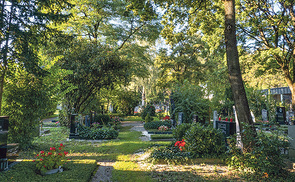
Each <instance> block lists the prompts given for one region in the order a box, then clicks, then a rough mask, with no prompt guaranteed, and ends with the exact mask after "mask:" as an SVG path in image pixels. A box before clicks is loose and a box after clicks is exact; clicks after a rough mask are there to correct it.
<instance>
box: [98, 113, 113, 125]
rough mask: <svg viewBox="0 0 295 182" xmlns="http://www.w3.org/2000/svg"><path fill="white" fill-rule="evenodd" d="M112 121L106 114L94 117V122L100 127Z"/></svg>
mask: <svg viewBox="0 0 295 182" xmlns="http://www.w3.org/2000/svg"><path fill="white" fill-rule="evenodd" d="M112 121H113V120H112V118H111V117H110V116H109V115H106V114H96V115H95V116H94V122H96V123H100V124H102V125H108V124H109V123H111V122H112Z"/></svg>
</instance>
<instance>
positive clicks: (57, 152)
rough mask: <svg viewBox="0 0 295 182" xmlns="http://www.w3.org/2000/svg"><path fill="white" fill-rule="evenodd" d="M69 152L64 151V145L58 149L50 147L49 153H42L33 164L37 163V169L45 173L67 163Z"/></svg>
mask: <svg viewBox="0 0 295 182" xmlns="http://www.w3.org/2000/svg"><path fill="white" fill-rule="evenodd" d="M67 154H68V152H67V151H65V150H64V145H63V144H62V143H61V144H60V146H59V147H58V148H55V147H50V151H49V152H44V151H43V150H42V151H40V152H39V153H38V154H37V155H36V156H35V157H36V159H35V160H33V162H36V168H37V169H38V170H39V171H40V172H41V173H45V172H47V171H48V170H52V169H57V168H60V167H62V166H63V165H64V164H65V163H66V161H67V160H66V155H67Z"/></svg>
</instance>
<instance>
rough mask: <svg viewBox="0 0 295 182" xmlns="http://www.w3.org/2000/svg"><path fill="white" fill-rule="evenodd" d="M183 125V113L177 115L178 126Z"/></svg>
mask: <svg viewBox="0 0 295 182" xmlns="http://www.w3.org/2000/svg"><path fill="white" fill-rule="evenodd" d="M182 123H183V112H179V113H178V125H180V124H182Z"/></svg>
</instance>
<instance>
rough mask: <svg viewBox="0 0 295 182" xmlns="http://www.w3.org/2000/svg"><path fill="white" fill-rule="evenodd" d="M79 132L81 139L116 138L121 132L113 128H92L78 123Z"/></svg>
mask: <svg viewBox="0 0 295 182" xmlns="http://www.w3.org/2000/svg"><path fill="white" fill-rule="evenodd" d="M77 132H78V133H79V137H80V138H81V139H93V140H100V139H115V138H117V137H118V134H119V132H118V131H116V130H115V129H113V128H107V127H102V128H90V127H85V126H82V125H78V127H77Z"/></svg>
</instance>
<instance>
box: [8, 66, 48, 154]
mask: <svg viewBox="0 0 295 182" xmlns="http://www.w3.org/2000/svg"><path fill="white" fill-rule="evenodd" d="M17 74H18V77H17V78H16V79H11V80H10V83H9V84H7V85H6V90H5V93H4V107H3V110H4V114H5V115H7V116H9V134H8V141H9V142H12V143H20V148H22V149H25V148H27V147H29V146H30V145H31V142H32V140H33V137H35V136H38V135H39V120H40V119H41V118H43V117H44V116H45V115H46V114H47V113H48V109H50V105H51V100H50V95H48V92H47V88H46V86H45V85H43V82H42V80H40V79H38V78H36V77H35V76H33V75H31V74H28V73H25V72H24V71H22V72H17ZM47 106H48V107H47Z"/></svg>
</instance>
